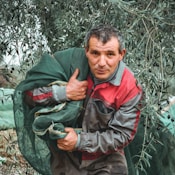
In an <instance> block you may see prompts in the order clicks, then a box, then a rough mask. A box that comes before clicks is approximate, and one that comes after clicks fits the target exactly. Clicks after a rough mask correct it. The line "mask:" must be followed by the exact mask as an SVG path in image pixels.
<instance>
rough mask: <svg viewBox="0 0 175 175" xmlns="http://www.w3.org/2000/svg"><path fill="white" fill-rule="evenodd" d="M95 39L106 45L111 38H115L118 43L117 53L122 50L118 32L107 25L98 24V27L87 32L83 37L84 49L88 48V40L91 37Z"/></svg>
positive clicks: (121, 39) (120, 37)
mask: <svg viewBox="0 0 175 175" xmlns="http://www.w3.org/2000/svg"><path fill="white" fill-rule="evenodd" d="M93 36H94V37H96V38H97V39H98V40H100V41H101V42H102V43H104V44H105V43H107V42H108V41H109V40H110V39H111V38H112V37H116V38H117V39H118V42H119V51H122V50H123V49H124V41H123V38H122V35H121V33H120V32H119V30H118V29H117V28H115V27H113V26H111V25H109V24H100V25H98V26H95V27H92V28H91V29H90V30H89V32H87V34H86V37H85V41H84V42H85V47H86V48H89V40H90V38H91V37H93Z"/></svg>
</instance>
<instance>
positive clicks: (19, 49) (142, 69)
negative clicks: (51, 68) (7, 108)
mask: <svg viewBox="0 0 175 175" xmlns="http://www.w3.org/2000/svg"><path fill="white" fill-rule="evenodd" d="M0 9H1V14H0V20H1V21H0V86H1V87H12V88H14V87H15V86H16V84H17V83H18V82H19V81H21V80H22V79H23V78H24V76H25V73H26V71H27V70H29V69H30V68H31V67H32V66H33V65H34V64H36V63H37V62H38V60H39V58H40V57H41V54H42V53H43V52H44V51H47V52H50V53H53V52H55V51H57V50H62V49H65V48H69V47H83V40H84V36H85V33H86V32H87V31H88V29H89V28H91V27H92V26H93V25H94V24H99V23H110V24H112V25H113V26H116V27H117V28H119V29H120V30H121V32H122V33H123V36H124V38H125V46H126V48H127V55H126V57H125V60H124V61H125V62H126V63H127V64H128V65H129V67H130V68H131V69H132V70H133V71H134V72H135V74H136V76H137V78H138V80H139V81H140V82H141V83H142V85H143V89H144V92H145V99H144V105H143V106H144V108H143V110H142V120H143V121H144V122H143V124H144V129H145V130H144V139H143V145H142V148H141V152H139V153H138V155H139V159H138V161H137V162H136V164H135V165H136V168H138V170H141V171H144V169H145V168H146V167H149V166H150V163H149V161H150V159H151V151H152V150H154V149H155V147H156V146H155V145H156V144H157V143H159V144H161V139H160V132H164V131H165V130H166V128H165V127H164V126H163V125H162V123H161V122H160V120H159V118H160V117H161V111H162V108H163V107H164V106H166V105H168V104H169V103H170V99H171V97H173V96H175V2H174V0H149V1H142V0H133V1H131V0H81V1H78V0H74V1H70V0H55V1H54V0H14V1H9V0H8V1H6V0H1V3H0ZM7 60H8V61H7ZM169 117H170V120H171V122H174V121H173V119H172V116H169Z"/></svg>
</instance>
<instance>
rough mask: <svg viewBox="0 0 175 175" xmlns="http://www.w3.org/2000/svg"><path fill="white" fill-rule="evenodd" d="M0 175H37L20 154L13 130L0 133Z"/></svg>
mask: <svg viewBox="0 0 175 175" xmlns="http://www.w3.org/2000/svg"><path fill="white" fill-rule="evenodd" d="M0 175H39V173H38V172H36V171H35V170H34V169H33V168H32V167H31V166H30V165H29V164H28V162H27V161H26V160H25V159H24V157H23V156H22V154H21V153H20V150H19V148H18V143H17V136H16V132H15V130H14V129H9V130H3V131H0Z"/></svg>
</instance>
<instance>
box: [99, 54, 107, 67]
mask: <svg viewBox="0 0 175 175" xmlns="http://www.w3.org/2000/svg"><path fill="white" fill-rule="evenodd" d="M98 65H99V66H105V65H106V58H105V56H104V55H100V57H99V61H98Z"/></svg>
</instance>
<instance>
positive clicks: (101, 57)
mask: <svg viewBox="0 0 175 175" xmlns="http://www.w3.org/2000/svg"><path fill="white" fill-rule="evenodd" d="M85 51H86V56H87V58H88V63H89V66H90V69H91V72H92V73H93V74H94V76H95V77H96V78H97V79H99V80H106V79H108V78H109V77H110V76H111V75H112V74H113V73H114V72H115V70H116V68H117V66H118V64H119V62H120V61H121V60H122V59H123V57H124V55H125V52H126V50H125V49H124V46H123V41H122V37H121V35H120V33H119V32H118V30H117V29H115V28H114V27H112V26H110V25H99V26H97V27H94V28H92V29H91V30H90V31H89V32H88V33H87V35H86V38H85Z"/></svg>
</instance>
